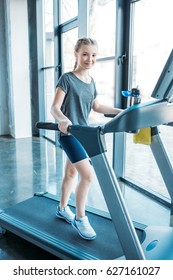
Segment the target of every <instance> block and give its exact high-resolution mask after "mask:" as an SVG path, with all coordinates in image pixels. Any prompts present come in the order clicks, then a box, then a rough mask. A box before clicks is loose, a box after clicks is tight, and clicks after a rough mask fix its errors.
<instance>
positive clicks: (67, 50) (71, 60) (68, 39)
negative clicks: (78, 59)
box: [62, 28, 78, 72]
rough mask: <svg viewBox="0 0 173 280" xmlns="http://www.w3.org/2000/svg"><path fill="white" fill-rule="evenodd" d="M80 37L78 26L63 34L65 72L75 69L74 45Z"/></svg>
mask: <svg viewBox="0 0 173 280" xmlns="http://www.w3.org/2000/svg"><path fill="white" fill-rule="evenodd" d="M77 39H78V28H74V29H72V30H70V31H68V32H65V33H63V34H62V53H63V58H62V61H63V72H68V71H73V68H74V64H75V57H74V46H75V44H76V41H77Z"/></svg>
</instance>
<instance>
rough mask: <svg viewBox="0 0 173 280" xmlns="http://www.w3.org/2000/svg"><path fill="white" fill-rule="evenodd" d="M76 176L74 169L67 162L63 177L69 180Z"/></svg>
mask: <svg viewBox="0 0 173 280" xmlns="http://www.w3.org/2000/svg"><path fill="white" fill-rule="evenodd" d="M76 175H77V170H76V168H75V167H74V166H73V165H72V164H71V163H69V162H68V163H67V165H66V169H65V177H66V178H69V179H73V178H75V177H76Z"/></svg>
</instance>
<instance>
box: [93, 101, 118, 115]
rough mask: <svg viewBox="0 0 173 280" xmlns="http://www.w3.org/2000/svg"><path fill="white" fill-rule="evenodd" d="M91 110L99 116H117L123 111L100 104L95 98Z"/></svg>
mask: <svg viewBox="0 0 173 280" xmlns="http://www.w3.org/2000/svg"><path fill="white" fill-rule="evenodd" d="M93 110H94V111H95V112H97V113H101V114H115V115H117V114H119V113H121V112H122V111H123V109H119V108H114V107H111V106H108V105H104V104H100V103H99V101H98V99H97V98H96V99H95V100H94V102H93Z"/></svg>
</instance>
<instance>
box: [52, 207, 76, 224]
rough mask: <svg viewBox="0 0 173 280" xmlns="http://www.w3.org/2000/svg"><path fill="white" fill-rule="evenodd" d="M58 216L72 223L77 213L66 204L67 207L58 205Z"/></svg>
mask: <svg viewBox="0 0 173 280" xmlns="http://www.w3.org/2000/svg"><path fill="white" fill-rule="evenodd" d="M56 216H57V217H58V218H61V219H64V220H66V222H68V223H70V224H71V223H72V222H73V220H74V219H75V214H74V213H73V212H72V211H71V210H70V208H69V206H66V207H65V208H62V209H60V207H59V206H58V207H57V210H56Z"/></svg>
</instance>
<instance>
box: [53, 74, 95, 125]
mask: <svg viewBox="0 0 173 280" xmlns="http://www.w3.org/2000/svg"><path fill="white" fill-rule="evenodd" d="M57 87H60V88H61V89H62V90H63V91H64V92H65V98H64V101H63V104H62V107H61V110H62V112H63V114H64V115H65V116H66V117H67V118H68V119H69V120H70V121H71V122H72V124H79V125H87V120H88V116H89V113H90V111H91V108H92V105H93V102H94V99H95V98H96V96H97V90H96V86H95V82H94V80H93V78H91V82H90V83H85V82H83V81H82V80H80V79H79V78H78V77H77V76H75V75H74V74H73V73H72V72H68V73H65V74H63V75H62V76H61V77H60V79H59V81H58V83H57Z"/></svg>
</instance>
